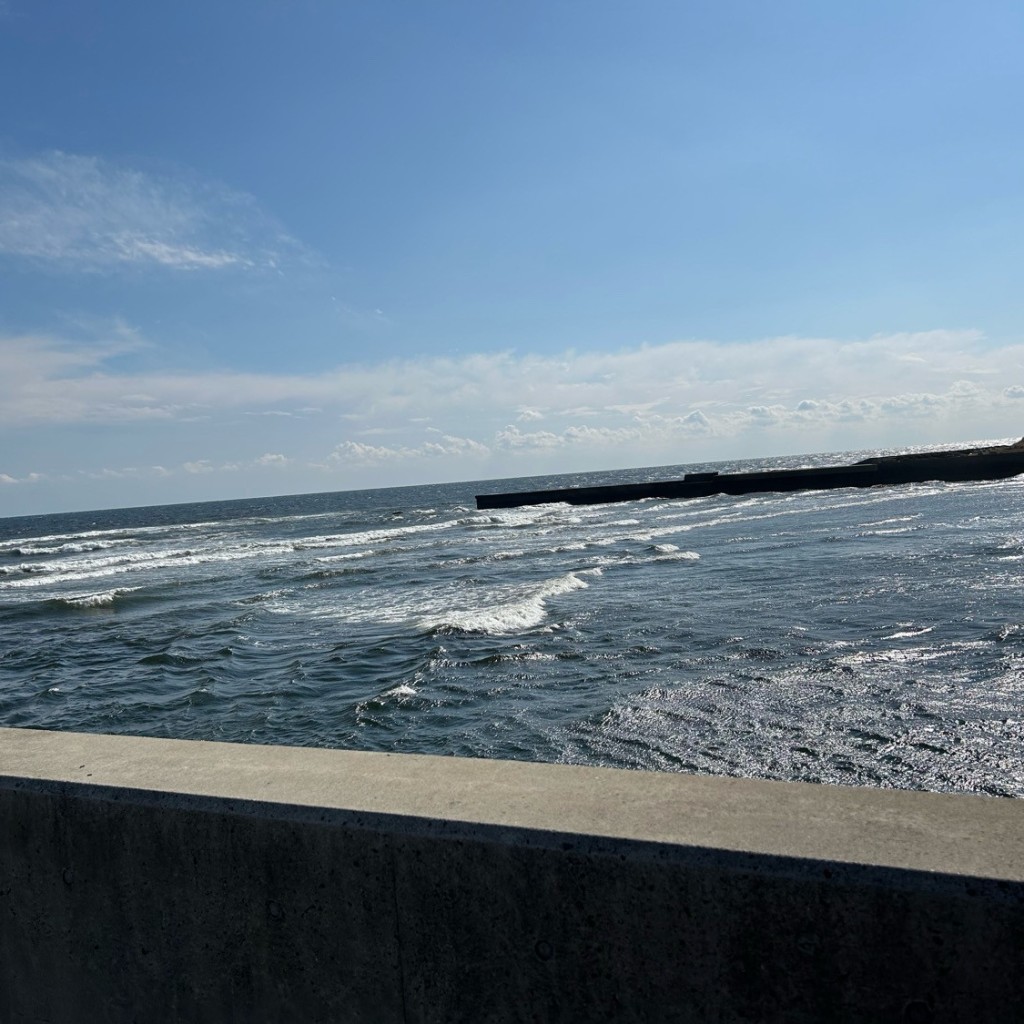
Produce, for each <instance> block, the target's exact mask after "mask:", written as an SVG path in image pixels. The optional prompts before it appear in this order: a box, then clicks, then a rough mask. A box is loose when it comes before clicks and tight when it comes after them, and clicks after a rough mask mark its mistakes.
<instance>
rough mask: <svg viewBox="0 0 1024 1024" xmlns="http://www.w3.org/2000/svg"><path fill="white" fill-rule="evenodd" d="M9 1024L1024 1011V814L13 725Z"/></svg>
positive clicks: (911, 796)
mask: <svg viewBox="0 0 1024 1024" xmlns="http://www.w3.org/2000/svg"><path fill="white" fill-rule="evenodd" d="M0 824H2V827H0V1021H4V1022H8V1021H10V1022H19V1024H20V1022H23V1021H44V1020H45V1021H51V1022H77V1021H82V1022H89V1024H94V1022H105V1021H106V1022H118V1024H119V1022H129V1021H137V1020H145V1021H147V1022H148V1021H154V1022H155V1021H179V1020H188V1021H199V1022H204V1021H208V1022H211V1024H214V1022H216V1024H223V1022H226V1021H238V1022H243V1021H244V1022H247V1024H248V1022H263V1021H267V1022H270V1021H282V1020H296V1021H298V1020H301V1021H332V1022H337V1021H372V1022H383V1024H387V1022H391V1021H395V1022H403V1024H404V1022H413V1021H416V1022H420V1021H422V1022H427V1021H437V1022H453V1021H467V1022H482V1021H493V1022H501V1021H588V1022H590V1021H616V1022H622V1021H658V1022H662V1021H669V1022H671V1021H678V1022H712V1021H714V1022H723V1021H741V1020H747V1021H760V1022H772V1021H787V1022H810V1021H863V1022H871V1024H875V1022H878V1021H895V1022H921V1021H933V1022H945V1021H966V1020H970V1021H1009V1020H1020V1019H1024V970H1022V967H1024V963H1022V961H1024V843H1022V840H1024V803H1022V802H1020V801H1012V800H996V799H990V798H984V797H977V796H949V795H937V794H929V793H908V792H894V791H887V790H867V789H859V788H853V787H833V786H812V785H805V784H799V783H771V782H759V781H750V780H743V779H728V778H700V777H695V776H685V775H674V774H661V773H653V772H630V771H621V770H615V769H599V768H579V767H569V766H561V765H539V764H525V763H510V762H499V761H483V760H480V761H473V760H462V759H456V758H444V757H424V756H416V755H386V754H373V753H354V752H346V751H331V750H301V749H290V748H283V747H261V746H248V745H247V746H238V745H230V744H220V743H205V742H189V741H181V740H154V739H136V738H130V737H115V736H90V735H82V734H74V733H48V732H41V731H28V730H13V729H0Z"/></svg>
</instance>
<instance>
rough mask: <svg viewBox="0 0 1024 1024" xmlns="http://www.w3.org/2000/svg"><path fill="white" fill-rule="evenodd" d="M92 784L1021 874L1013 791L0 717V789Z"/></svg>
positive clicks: (1021, 820)
mask: <svg viewBox="0 0 1024 1024" xmlns="http://www.w3.org/2000/svg"><path fill="white" fill-rule="evenodd" d="M68 785H79V786H86V787H99V788H100V789H102V790H104V791H106V795H108V796H109V795H111V791H112V793H113V795H114V796H115V798H116V797H117V796H119V795H120V796H123V797H124V798H125V799H136V798H138V797H139V795H140V794H147V793H149V794H162V795H163V797H162V798H163V799H166V800H169V801H170V802H172V803H177V804H185V805H187V804H188V803H189V802H190V801H191V802H202V801H203V800H205V799H206V798H218V799H224V800H229V801H245V802H246V803H252V802H255V803H257V804H266V805H270V806H272V807H273V808H274V813H275V814H276V813H281V812H282V811H284V809H285V808H291V809H305V811H303V813H306V812H308V811H310V810H312V811H321V812H329V813H330V814H331V815H336V814H338V813H342V814H344V813H354V814H357V815H358V814H364V815H365V814H372V815H375V816H376V815H386V816H395V817H396V818H398V819H402V821H403V822H405V824H406V827H408V824H409V823H410V822H412V823H413V825H415V823H416V822H417V821H419V822H422V823H423V824H424V827H426V826H427V824H428V823H434V824H435V825H436V823H437V822H438V821H441V822H444V823H445V827H446V828H448V829H449V830H451V829H452V828H454V829H455V831H456V832H458V831H460V830H461V831H464V832H466V834H472V833H473V829H474V828H479V827H480V826H486V827H488V828H493V827H506V828H514V829H516V830H527V831H533V830H536V831H537V832H540V833H553V834H566V833H572V834H575V835H587V836H594V837H606V838H612V839H627V840H637V841H642V842H653V843H662V844H671V845H673V846H677V847H686V848H697V849H711V850H726V851H735V852H740V853H752V854H769V855H774V856H780V857H789V858H798V859H809V860H820V861H833V862H838V863H847V864H864V865H872V866H875V867H884V868H899V869H909V870H913V871H926V872H937V873H942V874H946V875H962V876H973V877H980V878H991V879H1005V880H1013V881H1021V880H1024V801H1015V800H1006V799H995V798H989V797H981V796H971V795H953V794H939V793H920V792H908V791H899V790H883V789H867V788H859V787H844V786H825V785H810V784H804V783H789V782H767V781H761V780H751V779H734V778H720V777H701V776H693V775H682V774H670V773H656V772H639V771H624V770H620V769H611V768H587V767H576V766H568V765H550V764H531V763H525V762H510V761H487V760H470V759H461V758H449V757H432V756H424V755H413V754H382V753H367V752H357V751H346V750H323V749H306V748H297V747H273V746H257V745H241V744H229V743H212V742H199V741H191V740H164V739H145V738H137V737H130V736H104V735H91V734H83V733H58V732H45V731H40V730H27V729H0V787H5V788H7V787H11V786H17V787H28V788H53V787H57V788H61V789H63V788H65V787H67V786H68Z"/></svg>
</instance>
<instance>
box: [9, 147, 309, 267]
mask: <svg viewBox="0 0 1024 1024" xmlns="http://www.w3.org/2000/svg"><path fill="white" fill-rule="evenodd" d="M292 245H293V243H291V242H290V241H289V240H288V239H286V238H285V237H284V236H283V234H282V233H281V232H280V231H279V230H278V229H277V228H276V227H275V226H274V225H272V224H271V223H270V222H269V220H268V219H267V218H266V217H265V216H263V215H262V214H260V213H259V211H258V210H257V208H256V206H255V203H254V202H253V200H252V199H251V198H250V197H248V196H245V195H243V194H241V193H237V192H232V191H230V190H228V189H224V188H220V187H216V186H211V185H200V184H197V183H194V182H188V181H185V180H183V179H182V178H180V177H179V178H172V177H170V176H166V175H164V176H161V175H154V174H147V173H144V172H142V171H140V170H137V169H134V168H131V167H126V166H122V165H118V164H114V163H111V162H109V161H106V160H100V159H98V158H97V157H90V156H80V155H75V154H70V153H62V152H50V153H46V154H43V155H40V156H35V157H31V158H22V159H11V158H6V159H0V254H3V255H7V256H13V257H21V258H27V259H30V260H32V261H34V262H36V263H43V264H50V265H55V266H60V267H62V268H65V269H74V270H82V271H104V270H109V269H112V268H115V267H126V266H136V267H162V268H165V269H170V270H178V271H204V270H205V271H212V270H223V269H225V268H236V269H251V268H254V267H258V266H264V267H272V266H274V265H275V263H276V261H277V258H278V255H277V250H278V249H279V248H282V247H284V248H289V247H291V246H292Z"/></svg>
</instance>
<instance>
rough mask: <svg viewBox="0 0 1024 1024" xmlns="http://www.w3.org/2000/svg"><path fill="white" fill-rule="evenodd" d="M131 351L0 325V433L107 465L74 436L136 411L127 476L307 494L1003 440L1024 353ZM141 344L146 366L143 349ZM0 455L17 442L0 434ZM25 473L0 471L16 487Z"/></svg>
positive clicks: (925, 344)
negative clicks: (291, 354) (233, 368)
mask: <svg viewBox="0 0 1024 1024" xmlns="http://www.w3.org/2000/svg"><path fill="white" fill-rule="evenodd" d="M142 344H143V343H142V341H141V340H140V339H139V338H138V337H136V336H135V335H134V334H132V332H130V331H129V330H127V329H124V328H119V329H118V330H115V331H113V332H112V334H111V337H110V339H109V340H107V341H104V342H103V343H102V344H98V345H95V346H91V347H90V346H81V345H73V344H70V343H68V342H66V341H61V340H58V339H53V338H45V337H17V338H10V337H8V338H2V337H0V430H2V429H4V428H6V429H7V430H10V431H16V430H25V429H28V430H29V432H30V434H31V433H32V432H35V431H37V430H40V429H45V430H48V431H50V432H52V436H53V437H64V438H65V439H66V445H63V444H61V445H58V448H59V447H67V448H68V449H69V450H70V449H72V448H75V446H76V445H77V444H78V442H77V440H76V439H77V437H78V436H79V435H81V436H82V441H81V443H80V447H78V448H77V450H76V455H75V458H76V459H77V460H78V464H79V465H80V466H82V467H83V468H85V469H87V470H88V471H90V472H97V473H100V472H103V470H102V469H101V468H100V467H103V466H116V465H117V463H114V462H113V461H112V460H111V458H110V457H109V455H108V454H107V453H106V452H105V451H104V450H103V448H102V447H96V445H97V444H101V443H102V439H103V438H109V437H112V436H114V434H113V433H111V432H107V431H104V430H91V429H90V428H91V427H92V426H97V427H101V426H105V425H114V426H118V425H124V424H127V423H134V424H135V426H134V427H133V429H132V430H131V431H130V432H128V433H130V436H131V442H130V443H129V445H128V447H127V448H126V447H125V445H124V444H122V445H121V446H120V449H119V456H120V457H122V458H124V461H125V463H130V464H132V465H134V466H136V467H142V466H150V468H149V469H145V470H144V469H138V470H134V469H132V470H127V469H121V470H117V471H116V472H118V473H121V474H122V475H124V477H125V479H126V480H127V479H129V476H130V475H131V474H135V476H136V478H137V479H139V480H142V479H149V480H158V479H159V478H160V477H161V475H168V474H173V476H174V477H176V478H177V479H178V480H179V481H182V482H184V481H185V480H191V481H198V480H199V479H200V478H205V479H207V480H209V481H211V482H212V481H215V480H216V477H217V474H218V473H228V472H231V473H234V474H236V475H244V474H246V473H253V474H255V473H258V472H266V470H267V469H268V468H276V469H278V470H280V471H281V473H282V477H281V479H282V480H287V481H289V482H291V481H296V483H295V485H294V486H295V487H296V488H297V489H301V488H303V487H308V489H310V490H312V489H315V488H316V487H317V486H330V485H331V484H333V483H334V482H335V481H336V480H337V479H338V477H337V474H338V472H339V471H340V470H341V469H342V468H344V470H345V475H344V481H345V483H346V485H348V486H370V485H371V484H372V483H382V482H383V483H388V482H396V483H397V482H413V481H425V480H430V479H441V478H447V479H453V478H458V477H459V476H461V477H462V478H463V479H467V478H473V477H476V476H479V475H489V476H501V475H508V476H514V475H521V474H522V473H523V472H528V471H531V470H533V469H536V471H537V472H541V471H548V470H553V469H564V470H572V469H576V468H600V467H601V466H612V465H622V466H626V465H653V464H664V463H674V462H686V461H709V460H712V459H715V458H728V457H735V456H737V455H750V456H755V455H760V454H763V455H768V454H776V453H777V454H784V453H787V452H789V453H799V452H810V451H827V450H841V449H851V448H867V447H873V446H875V447H877V446H890V445H898V444H904V443H906V444H910V443H917V442H927V441H942V442H945V441H949V442H953V441H957V440H968V439H975V438H982V437H1000V436H1007V435H1010V434H1015V433H1018V434H1019V433H1020V432H1021V430H1020V426H1019V423H1018V418H1019V414H1018V413H1017V411H1016V407H1017V406H1018V405H1019V404H1020V403H1019V401H1018V399H1019V398H1021V397H1024V345H1004V346H994V345H990V344H988V343H986V342H985V339H984V338H983V337H982V336H981V335H979V334H977V333H974V332H931V333H928V334H919V335H909V334H908V335H894V336H889V337H884V338H882V337H879V338H871V339H868V340H865V341H859V342H839V341H834V340H829V339H806V338H805V339H800V338H782V339H767V340H763V341H755V342H749V343H745V344H716V343H712V342H705V341H698V342H674V343H670V344H665V345H659V346H643V347H638V348H634V349H625V350H622V351H619V352H612V353H604V352H572V353H563V354H561V355H558V356H539V355H525V356H515V355H512V354H510V353H491V354H475V355H470V356H466V357H463V358H454V357H453V358H424V359H407V360H392V361H390V362H380V363H362V364H348V365H344V366H340V367H335V368H332V369H330V370H327V371H324V372H322V373H319V374H307V375H298V374H270V373H263V374H257V373H240V372H229V371H223V372H217V373H184V372H167V373H159V372H155V371H152V370H146V371H145V372H138V371H136V372H132V371H131V370H129V369H127V367H128V366H129V365H130V361H131V358H132V354H133V351H134V349H136V348H139V346H141V345H142ZM145 356H146V360H147V363H148V364H149V365H151V364H152V363H153V362H154V358H155V357H158V356H159V353H158V352H156V351H155V350H154V348H153V347H152V346H150V347H148V348H147V349H146V352H145ZM1016 381H1019V382H1020V383H1016ZM311 411H315V412H316V416H315V417H314V418H312V419H309V418H305V419H300V416H306V415H307V414H309V413H310V412H311ZM200 421H202V422H203V425H202V426H200V427H196V426H194V424H196V423H197V422H200ZM300 424H301V429H296V428H297V427H298V426H299V425H300ZM69 427H74V432H67V428H69ZM61 431H65V433H63V434H62V433H61ZM116 434H117V436H119V437H121V438H124V437H125V436H126V432H125V431H124V430H120V431H117V432H116ZM199 437H201V438H202V439H203V440H202V443H203V444H204V447H203V448H202V449H201V450H198V451H197V450H196V448H195V447H194V445H195V444H196V443H197V438H199ZM132 445H134V446H132ZM186 445H187V446H189V448H188V450H182V449H183V448H185V446H186ZM0 447H2V449H3V450H5V452H7V453H9V452H10V451H14V450H15V447H14V445H11V444H8V443H6V442H5V441H4V440H3V438H2V437H0ZM127 451H130V452H131V454H124V453H125V452H127ZM24 458H25V460H26V462H27V461H28V459H30V458H32V459H34V458H36V455H34V454H30V453H29V454H26V455H25V456H24ZM153 462H158V463H160V464H161V466H164V467H177V468H173V469H162V468H160V467H159V466H157V467H153V466H151V463H153ZM90 463H91V464H92V465H90ZM59 466H60V464H59V462H55V463H54V464H53V465H50V466H47V467H46V468H47V469H54V470H55V471H60V469H59ZM27 469H28V466H27V465H26V466H24V467H22V466H19V465H18V464H17V462H16V461H14V460H12V459H10V458H8V460H7V463H6V464H5V466H4V470H5V472H6V474H7V475H8V476H9V477H10V479H11V480H16V481H20V480H23V479H26V472H27ZM364 469H365V470H367V473H365V474H363V475H360V473H361V472H362V470H364ZM371 470H372V472H370V471H371ZM484 470H486V474H485V473H484V472H483V471H484ZM304 473H305V474H306V476H305V477H302V480H301V483H299V482H298V481H299V479H300V476H301V475H302V474H304ZM325 474H326V478H325ZM331 474H335V475H334V476H332V475H331ZM254 479H255V477H254ZM8 482H9V481H8ZM234 486H237V485H234V484H233V485H227V484H225V485H224V486H223V490H224V491H225V492H229V491H230V489H231V488H232V487H234ZM288 486H292V484H291V483H289V484H288ZM209 490H210V489H209V488H207V491H206V492H205V493H209Z"/></svg>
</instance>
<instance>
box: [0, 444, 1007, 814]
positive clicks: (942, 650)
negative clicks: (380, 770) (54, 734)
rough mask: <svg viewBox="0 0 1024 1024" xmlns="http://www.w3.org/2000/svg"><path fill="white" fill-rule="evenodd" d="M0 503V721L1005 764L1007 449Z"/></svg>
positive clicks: (589, 754) (944, 771)
mask: <svg viewBox="0 0 1024 1024" xmlns="http://www.w3.org/2000/svg"><path fill="white" fill-rule="evenodd" d="M861 454H862V453H848V454H846V455H839V456H836V455H833V456H817V457H813V458H811V457H805V458H794V459H774V460H763V461H759V462H750V463H743V464H740V463H730V464H724V463H723V464H718V465H714V466H693V465H691V466H679V467H662V468H659V469H649V470H631V471H628V472H620V473H605V474H585V475H578V476H573V477H549V478H544V479H538V478H533V479H530V480H507V481H497V482H495V481H492V482H489V483H486V484H483V483H464V484H450V485H439V486H430V487H412V488H401V489H391V490H375V491H360V492H340V493H331V494H313V495H303V496H299V497H283V498H266V499H258V500H246V501H228V502H212V503H203V504H195V505H174V506H162V507H153V508H140V509H122V510H116V511H108V512H90V513H80V514H73V515H72V514H69V515H52V516H39V517H33V518H21V519H5V520H0V725H7V726H27V727H39V728H48V729H75V730H85V731H95V732H121V733H132V734H137V735H149V736H176V737H188V738H206V739H219V740H233V741H241V742H254V743H284V744H299V745H306V746H331V747H348V748H360V749H368V750H389V751H415V752H422V753H443V754H457V755H465V756H481V757H501V758H518V759H526V760H541V761H561V762H574V763H586V764H598V765H614V766H621V767H628V768H645V769H657V770H663V771H687V772H702V773H713V774H728V775H744V776H757V777H765V778H774V779H802V780H810V781H827V782H837V783H857V784H867V785H877V786H895V787H907V788H922V789H932V790H961V791H975V792H984V793H993V794H1003V795H1014V796H1020V795H1024V709H1022V706H1021V699H1022V694H1024V602H1022V596H1024V595H1022V583H1024V521H1022V517H1021V514H1022V511H1024V477H1021V478H1016V479H1012V480H1008V481H1001V482H997V483H972V484H926V485H917V486H907V487H894V488H876V489H870V490H840V491H828V492H808V493H802V494H785V495H773V494H764V495H751V496H747V497H727V496H720V497H712V498H705V499H700V500H697V501H691V502H672V501H658V500H654V501H642V502H634V503H628V504H615V505H602V506H590V507H570V506H566V505H549V506H541V507H534V508H528V509H513V510H508V511H487V512H478V511H476V509H475V504H474V501H473V496H474V494H476V493H479V492H482V491H485V490H519V489H524V488H528V487H537V486H565V485H571V484H580V485H583V484H592V483H597V482H615V481H625V480H636V479H644V478H654V477H658V476H665V477H678V476H680V475H682V473H683V472H686V471H688V470H694V469H707V468H715V469H720V470H722V471H727V470H730V469H737V468H754V467H756V466H760V467H772V468H774V467H783V466H797V465H812V464H829V463H836V462H840V461H846V460H849V459H854V458H857V457H859V456H860V455H861Z"/></svg>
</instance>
